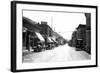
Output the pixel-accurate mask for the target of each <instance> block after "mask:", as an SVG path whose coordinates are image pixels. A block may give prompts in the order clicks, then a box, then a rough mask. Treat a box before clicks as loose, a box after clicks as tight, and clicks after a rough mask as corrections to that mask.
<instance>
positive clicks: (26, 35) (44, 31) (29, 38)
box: [23, 17, 65, 52]
mask: <svg viewBox="0 0 100 73" xmlns="http://www.w3.org/2000/svg"><path fill="white" fill-rule="evenodd" d="M37 33H38V34H39V35H41V37H43V39H44V41H43V40H41V39H40V38H39V36H38V35H37ZM62 41H63V42H65V39H64V38H63V37H61V36H60V35H59V34H58V33H56V32H54V31H53V30H52V28H51V27H50V26H49V25H48V24H47V22H44V21H42V22H41V23H37V22H35V21H33V20H30V19H29V18H26V17H23V50H24V51H25V50H28V51H30V50H31V49H32V50H33V51H34V52H39V51H42V50H43V49H51V48H53V47H57V46H58V45H62V44H63V43H62Z"/></svg>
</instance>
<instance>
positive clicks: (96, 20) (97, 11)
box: [96, 6, 98, 67]
mask: <svg viewBox="0 0 100 73" xmlns="http://www.w3.org/2000/svg"><path fill="white" fill-rule="evenodd" d="M96 66H97V67H98V6H96Z"/></svg>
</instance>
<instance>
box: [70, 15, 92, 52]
mask: <svg viewBox="0 0 100 73" xmlns="http://www.w3.org/2000/svg"><path fill="white" fill-rule="evenodd" d="M85 16H86V24H80V25H79V26H78V27H77V28H76V31H74V32H73V34H72V39H71V40H70V42H69V43H70V46H73V47H76V48H79V50H84V51H86V52H88V53H91V14H90V13H85Z"/></svg>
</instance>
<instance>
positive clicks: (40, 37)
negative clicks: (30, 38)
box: [35, 32, 45, 41]
mask: <svg viewBox="0 0 100 73" xmlns="http://www.w3.org/2000/svg"><path fill="white" fill-rule="evenodd" d="M35 33H36V35H37V37H38V38H39V39H40V41H45V40H44V38H43V37H42V35H41V34H40V33H37V32H35Z"/></svg>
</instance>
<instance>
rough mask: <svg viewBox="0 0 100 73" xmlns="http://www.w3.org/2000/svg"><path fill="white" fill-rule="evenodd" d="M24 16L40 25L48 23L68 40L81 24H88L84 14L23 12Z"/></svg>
mask: <svg viewBox="0 0 100 73" xmlns="http://www.w3.org/2000/svg"><path fill="white" fill-rule="evenodd" d="M23 16H25V17H27V18H29V19H31V20H33V21H36V22H39V23H41V21H46V22H47V23H48V25H49V26H50V27H52V29H53V30H54V31H55V32H57V33H59V34H60V35H61V36H62V37H64V38H65V39H68V40H70V39H71V36H72V32H73V31H75V30H76V28H77V27H78V25H79V24H84V25H85V24H86V18H85V15H84V13H74V12H73V13H69V12H65V13H63V12H44V11H23Z"/></svg>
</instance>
